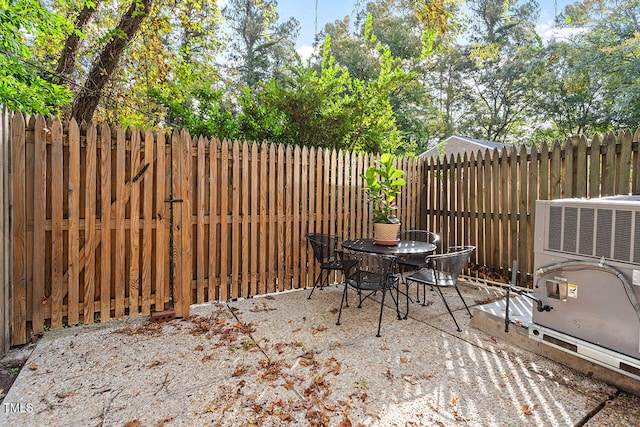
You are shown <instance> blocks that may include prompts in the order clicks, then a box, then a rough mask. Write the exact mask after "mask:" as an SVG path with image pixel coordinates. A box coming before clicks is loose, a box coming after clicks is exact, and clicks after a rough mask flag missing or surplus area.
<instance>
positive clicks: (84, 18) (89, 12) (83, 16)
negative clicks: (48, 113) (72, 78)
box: [56, 1, 99, 84]
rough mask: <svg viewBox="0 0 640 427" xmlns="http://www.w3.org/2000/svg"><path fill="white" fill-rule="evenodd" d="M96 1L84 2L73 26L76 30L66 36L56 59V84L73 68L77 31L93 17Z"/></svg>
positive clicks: (61, 82) (76, 52) (78, 43)
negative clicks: (91, 3) (93, 2)
mask: <svg viewBox="0 0 640 427" xmlns="http://www.w3.org/2000/svg"><path fill="white" fill-rule="evenodd" d="M98 3H99V1H97V2H96V3H95V4H94V5H92V6H89V5H87V4H85V6H84V8H83V9H82V11H81V12H80V14H79V15H78V17H77V18H76V22H75V26H74V29H75V30H76V31H74V32H72V33H71V34H69V37H67V40H66V41H65V43H64V48H63V49H62V53H61V54H60V59H59V60H58V66H57V68H56V75H57V76H58V77H57V80H58V84H63V83H64V82H63V81H62V80H63V78H64V77H67V76H69V75H70V74H71V73H72V72H73V70H74V69H75V65H76V57H77V56H78V50H79V49H80V35H79V34H78V32H79V31H83V30H84V28H85V26H86V25H87V23H88V22H89V20H90V19H91V17H93V15H94V14H95V12H96V9H97V7H98Z"/></svg>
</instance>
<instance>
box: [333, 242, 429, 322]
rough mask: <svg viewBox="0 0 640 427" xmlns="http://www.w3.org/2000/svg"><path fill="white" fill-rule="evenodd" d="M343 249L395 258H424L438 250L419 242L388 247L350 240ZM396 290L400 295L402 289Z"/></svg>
mask: <svg viewBox="0 0 640 427" xmlns="http://www.w3.org/2000/svg"><path fill="white" fill-rule="evenodd" d="M342 247H343V248H345V249H349V250H352V251H358V252H369V253H374V254H381V255H394V256H402V255H409V254H413V255H416V254H424V256H427V255H430V254H432V253H433V252H434V251H435V250H436V245H434V244H433V243H429V242H421V241H419V240H400V241H399V242H398V244H397V245H393V246H387V245H377V244H375V243H374V240H373V239H350V240H343V241H342ZM406 287H407V289H405V292H403V293H404V294H405V296H406V297H407V305H406V307H407V310H406V312H405V314H404V318H405V319H406V318H407V316H408V315H409V285H408V284H407V285H406ZM396 290H397V291H398V295H399V294H400V289H399V288H398V287H396Z"/></svg>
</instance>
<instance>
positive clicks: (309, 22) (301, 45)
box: [278, 0, 575, 57]
mask: <svg viewBox="0 0 640 427" xmlns="http://www.w3.org/2000/svg"><path fill="white" fill-rule="evenodd" d="M538 2H539V4H540V9H541V12H540V19H539V20H538V33H539V34H540V35H541V37H542V38H543V39H548V38H549V37H550V35H551V31H553V17H554V10H555V7H557V11H558V13H560V12H561V11H562V9H563V8H564V6H565V5H567V4H570V3H574V2H575V0H555V1H554V0H538ZM355 3H356V1H353V0H351V1H350V0H317V7H318V16H317V18H318V26H317V30H318V31H321V30H322V29H323V28H324V25H325V24H326V23H328V22H333V21H335V20H338V19H339V20H342V18H344V17H345V16H346V15H353V13H352V12H353V8H354V4H355ZM278 13H279V15H280V19H281V20H283V21H284V20H287V19H289V18H290V17H294V18H296V19H297V20H298V21H299V22H300V27H301V28H300V34H299V36H298V40H297V42H296V49H297V50H298V52H299V53H300V54H301V56H302V57H308V55H309V54H310V53H311V50H312V47H311V46H312V45H313V39H314V36H315V28H316V27H315V21H316V0H278Z"/></svg>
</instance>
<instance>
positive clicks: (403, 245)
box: [342, 239, 436, 256]
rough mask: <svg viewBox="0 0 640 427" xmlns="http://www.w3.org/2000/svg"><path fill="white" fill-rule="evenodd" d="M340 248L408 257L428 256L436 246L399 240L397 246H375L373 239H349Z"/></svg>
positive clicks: (415, 241)
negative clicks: (410, 255)
mask: <svg viewBox="0 0 640 427" xmlns="http://www.w3.org/2000/svg"><path fill="white" fill-rule="evenodd" d="M342 247H343V248H345V249H349V250H352V251H358V252H370V253H374V254H383V255H408V254H414V255H415V254H424V255H425V256H426V255H429V254H431V253H432V252H433V251H435V250H436V245H434V244H433V243H429V242H421V241H418V240H400V241H399V242H398V244H397V245H394V246H387V245H376V244H375V243H374V241H373V239H351V240H344V241H343V242H342Z"/></svg>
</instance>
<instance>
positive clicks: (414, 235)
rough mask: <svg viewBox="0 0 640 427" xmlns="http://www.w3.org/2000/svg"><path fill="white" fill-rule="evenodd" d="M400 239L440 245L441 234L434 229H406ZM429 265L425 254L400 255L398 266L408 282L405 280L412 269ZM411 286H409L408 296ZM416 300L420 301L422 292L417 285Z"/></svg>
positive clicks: (401, 233)
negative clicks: (433, 230)
mask: <svg viewBox="0 0 640 427" xmlns="http://www.w3.org/2000/svg"><path fill="white" fill-rule="evenodd" d="M400 240H416V241H419V242H428V243H433V244H434V245H436V248H437V246H438V242H439V241H440V236H439V235H438V234H436V233H434V232H432V231H427V230H404V231H402V232H400ZM426 266H427V261H426V257H425V256H424V255H411V254H409V255H404V256H401V257H398V261H397V267H398V272H399V273H400V275H401V277H402V279H403V282H404V283H405V284H407V282H406V280H405V277H404V276H405V274H406V273H407V272H410V271H416V270H419V269H421V268H425V267H426ZM408 292H409V287H408V286H407V297H408ZM416 302H418V303H419V302H420V293H419V292H418V287H416Z"/></svg>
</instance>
